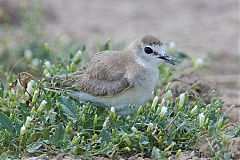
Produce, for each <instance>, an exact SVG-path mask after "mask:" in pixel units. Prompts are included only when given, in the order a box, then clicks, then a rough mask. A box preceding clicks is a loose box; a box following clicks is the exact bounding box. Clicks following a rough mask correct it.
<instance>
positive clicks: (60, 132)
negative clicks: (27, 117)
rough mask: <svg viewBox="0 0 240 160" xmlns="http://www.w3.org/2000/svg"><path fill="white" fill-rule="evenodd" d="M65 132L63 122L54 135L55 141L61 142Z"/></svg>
mask: <svg viewBox="0 0 240 160" xmlns="http://www.w3.org/2000/svg"><path fill="white" fill-rule="evenodd" d="M64 133H65V130H64V127H63V124H62V123H60V124H59V125H58V126H57V128H56V131H55V133H54V135H53V140H54V142H55V143H57V142H60V141H62V140H63V138H64Z"/></svg>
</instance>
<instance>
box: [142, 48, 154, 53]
mask: <svg viewBox="0 0 240 160" xmlns="http://www.w3.org/2000/svg"><path fill="white" fill-rule="evenodd" d="M144 51H145V52H146V53H147V54H151V53H153V50H152V48H150V47H145V48H144Z"/></svg>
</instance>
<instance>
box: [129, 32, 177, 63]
mask: <svg viewBox="0 0 240 160" xmlns="http://www.w3.org/2000/svg"><path fill="white" fill-rule="evenodd" d="M128 49H129V50H131V51H132V53H134V54H135V55H136V56H137V58H140V59H141V60H143V61H146V62H150V63H155V64H158V63H160V62H167V63H170V64H172V65H175V64H176V61H179V60H178V59H177V58H176V57H174V56H172V55H170V54H168V53H167V52H166V51H165V47H164V45H163V43H162V42H161V41H160V40H159V39H158V38H156V37H154V36H151V35H144V36H142V37H140V38H138V39H136V40H135V41H133V42H132V43H131V44H130V45H129V47H128Z"/></svg>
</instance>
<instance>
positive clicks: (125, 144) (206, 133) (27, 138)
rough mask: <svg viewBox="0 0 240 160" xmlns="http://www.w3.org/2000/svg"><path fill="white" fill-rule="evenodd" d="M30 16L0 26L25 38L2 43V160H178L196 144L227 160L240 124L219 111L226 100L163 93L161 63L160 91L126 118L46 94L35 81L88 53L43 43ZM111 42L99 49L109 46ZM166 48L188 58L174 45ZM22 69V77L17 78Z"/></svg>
mask: <svg viewBox="0 0 240 160" xmlns="http://www.w3.org/2000/svg"><path fill="white" fill-rule="evenodd" d="M31 15H32V14H28V11H26V14H25V16H24V17H25V18H23V19H24V21H23V23H22V25H20V26H18V29H17V30H12V29H6V28H5V27H4V26H0V27H1V28H0V29H2V30H4V31H6V30H7V31H8V32H10V33H15V32H18V31H19V30H20V31H21V32H23V33H24V34H26V33H27V34H26V35H27V37H26V39H24V40H22V41H21V42H22V43H20V45H10V43H11V42H12V39H11V38H12V37H8V36H4V37H1V38H0V43H1V45H2V46H3V49H2V50H1V53H0V55H1V60H0V61H1V67H0V79H1V80H0V159H4V158H5V159H6V158H20V157H23V156H39V155H43V154H47V155H58V154H59V153H66V154H70V155H73V156H80V155H82V156H86V157H91V156H104V157H109V158H114V157H116V156H118V155H120V156H123V157H129V156H131V155H134V154H141V155H142V156H143V157H151V158H152V159H164V158H167V157H169V156H170V155H174V156H175V157H176V158H177V157H179V156H180V154H181V153H182V152H185V151H190V152H192V155H193V156H194V155H196V156H198V155H200V154H201V152H202V151H201V149H200V147H199V146H200V144H201V145H203V144H204V145H206V147H205V150H204V152H205V153H207V154H208V156H209V157H212V158H216V159H221V158H224V159H227V158H230V157H231V151H230V150H228V149H227V145H228V141H229V140H230V139H231V138H233V137H238V136H240V126H239V125H238V124H236V125H235V127H233V128H231V129H230V128H229V127H228V118H227V117H226V116H225V115H224V114H222V113H221V112H220V108H221V106H222V104H223V103H224V102H223V101H222V100H221V99H220V98H219V93H218V92H217V91H212V95H211V102H209V103H204V102H203V101H201V98H202V97H197V96H193V95H194V94H193V91H192V90H189V91H187V92H186V93H182V94H181V95H179V97H173V96H172V91H171V89H170V88H171V87H170V86H171V83H169V84H168V85H166V86H165V87H164V88H163V84H167V82H168V81H169V80H171V76H172V74H174V72H175V70H174V69H173V68H170V67H169V66H166V65H164V64H161V65H160V66H159V71H160V73H161V79H160V80H159V86H158V88H161V89H162V90H164V92H161V94H159V93H158V92H155V95H154V96H153V100H150V101H149V102H148V103H147V104H146V107H140V108H139V109H138V111H137V113H131V114H130V115H128V116H120V115H116V114H115V112H114V110H111V111H110V110H106V109H104V108H101V107H97V106H95V105H94V104H92V103H79V102H77V101H75V100H74V99H71V98H69V97H68V96H66V95H65V94H64V93H55V92H52V91H49V90H46V89H45V88H44V85H43V82H42V80H41V79H42V78H43V77H45V76H49V75H50V76H52V75H56V74H62V73H71V72H73V71H75V70H77V68H78V67H79V66H80V65H81V63H82V60H83V58H82V57H83V56H84V53H85V52H86V48H85V46H84V45H83V44H77V43H74V42H70V43H62V42H61V40H59V39H58V40H56V42H55V43H54V44H48V43H46V42H45V36H44V35H41V34H40V32H38V30H35V29H34V28H33V27H31V24H32V22H33V21H36V20H39V18H36V17H37V16H38V14H33V16H31ZM29 16H30V17H29ZM34 16H35V18H34ZM39 23H40V22H39ZM5 35H7V34H5ZM15 41H17V42H18V40H17V39H15ZM109 43H110V41H106V43H105V44H103V45H102V46H99V47H98V48H99V50H106V49H109V47H110V45H109ZM168 51H169V52H171V53H172V54H175V55H177V56H178V57H182V58H185V59H186V60H187V61H190V60H189V59H188V57H187V56H186V54H184V53H181V52H177V51H175V50H174V47H171V46H170V47H169V48H168ZM20 57H23V58H20ZM19 59H20V60H19ZM16 62H17V63H16ZM199 62H201V63H199ZM202 67H205V65H202V60H198V59H196V60H193V62H192V68H194V69H195V70H199V69H201V68H202ZM21 71H28V73H21V74H19V75H18V74H16V73H19V72H21ZM20 82H21V83H20ZM194 87H195V86H194V85H193V86H192V88H193V89H194Z"/></svg>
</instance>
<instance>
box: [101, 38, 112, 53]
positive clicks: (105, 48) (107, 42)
mask: <svg viewBox="0 0 240 160" xmlns="http://www.w3.org/2000/svg"><path fill="white" fill-rule="evenodd" d="M110 41H111V39H108V40H107V41H106V42H105V43H104V44H103V45H102V46H100V48H99V51H100V52H102V51H106V50H109V43H110Z"/></svg>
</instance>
